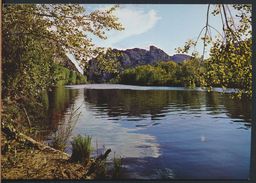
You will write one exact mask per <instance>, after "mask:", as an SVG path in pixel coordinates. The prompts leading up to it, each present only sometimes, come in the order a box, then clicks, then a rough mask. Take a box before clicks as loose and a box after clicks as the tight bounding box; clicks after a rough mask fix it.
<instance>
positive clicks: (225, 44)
mask: <svg viewBox="0 0 256 183" xmlns="http://www.w3.org/2000/svg"><path fill="white" fill-rule="evenodd" d="M231 8H233V10H234V11H235V17H236V19H235V17H233V15H232V12H231ZM251 13H252V6H251V5H247V4H239V5H237V4H235V5H232V6H231V7H230V6H229V5H223V4H220V5H215V9H214V10H213V11H212V15H214V16H220V19H221V21H222V25H223V27H222V32H223V35H222V34H221V33H220V32H219V31H218V30H217V29H216V28H214V27H212V26H211V25H210V23H209V15H210V5H208V9H207V18H206V19H207V21H206V25H205V26H204V27H203V29H202V30H201V32H200V34H199V36H198V39H197V40H196V41H193V40H189V41H187V42H186V43H185V46H184V47H183V48H178V49H177V50H178V51H179V52H187V51H188V50H189V49H190V48H192V47H194V46H196V44H197V42H198V40H199V38H200V37H201V38H202V40H203V44H204V46H203V53H202V61H204V60H205V59H204V54H205V47H206V46H209V45H210V46H211V49H210V58H209V59H208V62H207V64H206V65H207V71H206V72H204V73H203V74H202V79H201V84H202V85H203V86H206V87H212V86H214V85H219V86H222V87H223V88H227V87H232V88H236V89H237V91H238V92H237V93H236V96H238V97H241V96H242V95H244V96H248V97H251V96H252V65H251V55H252V50H251V45H252V30H251V22H252V17H251ZM209 30H213V31H217V32H218V36H217V37H216V38H215V39H213V38H212V37H211V35H210V33H209ZM203 31H205V34H204V36H201V33H202V32H203Z"/></svg>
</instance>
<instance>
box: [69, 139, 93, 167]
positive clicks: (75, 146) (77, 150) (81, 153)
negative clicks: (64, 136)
mask: <svg viewBox="0 0 256 183" xmlns="http://www.w3.org/2000/svg"><path fill="white" fill-rule="evenodd" d="M91 139H92V138H91V137H90V136H81V135H78V136H77V137H75V138H74V140H73V141H72V142H71V144H72V155H71V161H73V162H80V163H85V164H87V163H88V162H89V158H90V155H91V152H92V147H91Z"/></svg>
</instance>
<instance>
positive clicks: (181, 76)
mask: <svg viewBox="0 0 256 183" xmlns="http://www.w3.org/2000/svg"><path fill="white" fill-rule="evenodd" d="M198 68H200V69H199V70H198ZM203 69H204V68H203V66H200V65H199V61H198V59H195V58H194V59H192V60H188V61H185V62H183V63H181V64H176V63H175V62H172V61H168V62H159V63H158V64H156V65H154V66H153V65H143V66H138V67H135V68H133V69H127V70H125V71H124V72H123V73H121V75H120V83H124V84H135V85H159V86H185V87H195V86H199V85H200V82H199V80H200V73H201V72H202V71H203Z"/></svg>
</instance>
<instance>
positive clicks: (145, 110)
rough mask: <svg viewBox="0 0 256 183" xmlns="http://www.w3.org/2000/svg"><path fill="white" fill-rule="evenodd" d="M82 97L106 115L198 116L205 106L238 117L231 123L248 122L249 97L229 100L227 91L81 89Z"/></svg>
mask: <svg viewBox="0 0 256 183" xmlns="http://www.w3.org/2000/svg"><path fill="white" fill-rule="evenodd" d="M84 100H85V102H86V103H88V104H89V105H90V106H91V107H92V108H94V109H95V110H97V111H98V112H99V113H101V112H107V114H108V116H109V117H118V116H130V117H141V118H143V117H146V116H147V115H150V116H151V119H152V120H157V119H161V118H163V117H165V113H167V112H170V111H172V110H173V111H183V113H188V112H193V114H198V116H200V114H201V111H202V110H204V109H203V108H206V110H208V111H210V112H211V114H222V113H226V114H227V115H228V116H229V117H230V118H234V119H240V120H234V122H236V121H237V122H242V121H247V122H250V121H251V111H252V108H251V102H250V101H249V100H247V99H243V100H238V99H232V98H231V96H230V94H221V93H217V92H198V91H166V90H162V91H155V90H149V91H139V90H138V91H131V90H93V89H89V90H88V89H85V91H84ZM220 118H221V117H220ZM113 119H114V118H113ZM241 119H242V120H241ZM132 120H134V119H132ZM135 120H136V119H135Z"/></svg>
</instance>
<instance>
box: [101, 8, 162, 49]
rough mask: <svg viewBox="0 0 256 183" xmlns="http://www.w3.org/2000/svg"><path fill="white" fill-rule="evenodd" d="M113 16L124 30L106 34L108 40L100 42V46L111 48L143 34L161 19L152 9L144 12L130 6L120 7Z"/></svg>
mask: <svg viewBox="0 0 256 183" xmlns="http://www.w3.org/2000/svg"><path fill="white" fill-rule="evenodd" d="M108 7H109V6H108ZM105 8H106V7H105ZM114 15H116V16H117V17H118V18H119V21H120V22H121V23H122V25H123V27H124V28H125V30H123V31H110V32H108V33H107V36H108V39H107V40H105V41H102V42H101V43H100V44H101V46H105V47H113V46H114V45H115V44H116V43H118V42H120V41H122V40H124V39H126V38H129V37H131V36H135V35H139V34H143V33H145V32H147V31H149V30H150V29H152V28H153V27H154V26H155V25H156V23H157V21H158V20H160V19H161V17H160V16H159V15H158V14H157V12H156V11H155V10H153V9H151V10H148V11H145V10H143V9H142V8H138V7H135V6H131V5H130V6H128V5H121V6H120V7H119V8H118V9H117V10H116V12H115V13H114Z"/></svg>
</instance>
